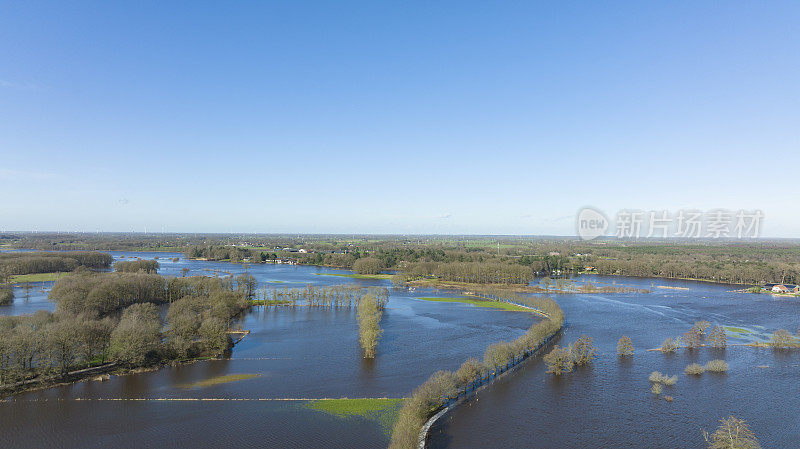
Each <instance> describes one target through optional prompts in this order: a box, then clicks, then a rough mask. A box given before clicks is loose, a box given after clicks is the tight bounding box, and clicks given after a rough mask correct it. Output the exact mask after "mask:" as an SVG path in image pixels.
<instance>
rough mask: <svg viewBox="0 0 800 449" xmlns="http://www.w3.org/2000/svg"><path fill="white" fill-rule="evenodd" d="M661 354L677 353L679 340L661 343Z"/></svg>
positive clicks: (668, 339)
mask: <svg viewBox="0 0 800 449" xmlns="http://www.w3.org/2000/svg"><path fill="white" fill-rule="evenodd" d="M660 349H661V352H665V353H666V352H675V351H677V350H678V339H677V338H667V339H666V340H664V343H661V348H660Z"/></svg>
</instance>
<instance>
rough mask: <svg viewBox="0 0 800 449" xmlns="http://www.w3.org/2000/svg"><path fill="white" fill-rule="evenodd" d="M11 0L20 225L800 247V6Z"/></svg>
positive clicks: (1, 101)
mask: <svg viewBox="0 0 800 449" xmlns="http://www.w3.org/2000/svg"><path fill="white" fill-rule="evenodd" d="M120 3H122V2H102V1H98V2H93V3H86V2H33V1H32V2H3V3H2V4H1V5H0V192H1V193H2V200H0V229H6V230H66V231H74V230H80V231H95V230H104V231H129V230H137V231H143V230H144V229H145V228H147V230H148V231H160V230H161V229H164V230H166V231H191V232H206V231H213V232H296V233H329V232H330V233H480V234H486V233H491V234H561V235H574V233H575V230H574V215H575V213H576V210H577V209H578V208H580V207H582V206H585V205H592V206H595V207H598V208H600V209H603V210H606V211H609V212H613V211H616V210H617V209H621V208H636V209H644V210H651V209H668V210H673V211H674V210H677V209H680V208H699V209H711V208H729V209H761V210H763V211H764V214H765V219H764V226H765V228H764V231H765V232H764V234H765V235H767V236H787V237H800V207H798V196H799V195H798V194H800V184H799V183H798V177H797V167H798V163H797V162H798V155H800V40H798V34H797V33H798V28H797V26H798V23H800V3H798V2H781V1H771V2H761V1H752V2H738V1H731V2H718V1H713V2H704V1H684V2H671V1H670V2H664V1H645V2H642V1H632V2H613V3H612V2H596V1H586V2H532V1H519V2H468V1H465V0H461V1H453V2H444V1H441V2H440V1H436V2H399V1H398V2H382V1H381V2H376V1H364V2H331V1H317V2H302V1H287V2H268V1H259V2H252V3H248V2H216V3H212V2H127V3H128V4H127V5H122V4H120Z"/></svg>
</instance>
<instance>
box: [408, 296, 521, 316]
mask: <svg viewBox="0 0 800 449" xmlns="http://www.w3.org/2000/svg"><path fill="white" fill-rule="evenodd" d="M417 299H421V300H423V301H433V302H460V303H464V304H472V305H473V306H476V307H488V308H492V309H499V310H507V311H510V312H530V311H531V309H529V308H527V307H522V306H519V305H517V304H512V303H509V302H502V301H489V300H486V299H481V298H475V297H470V296H459V297H453V298H434V297H420V298H417Z"/></svg>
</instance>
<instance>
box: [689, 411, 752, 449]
mask: <svg viewBox="0 0 800 449" xmlns="http://www.w3.org/2000/svg"><path fill="white" fill-rule="evenodd" d="M719 422H720V425H719V427H717V430H715V431H714V433H712V434H710V435H709V433H708V432H706V431H705V430H703V437H704V438H705V440H706V443H708V448H709V449H761V444H759V443H758V439H757V438H756V436H755V434H754V433H753V432H752V431H751V430H750V426H748V425H747V421H745V420H743V419H739V418H736V417H735V416H730V417H728V418H723V419H720V420H719Z"/></svg>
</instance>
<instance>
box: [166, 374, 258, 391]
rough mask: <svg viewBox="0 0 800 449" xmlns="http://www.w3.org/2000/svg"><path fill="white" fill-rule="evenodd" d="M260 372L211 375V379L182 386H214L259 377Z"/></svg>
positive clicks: (187, 387) (186, 387)
mask: <svg viewBox="0 0 800 449" xmlns="http://www.w3.org/2000/svg"><path fill="white" fill-rule="evenodd" d="M258 376H259V374H228V375H227V376H217V377H211V378H209V379H205V380H201V381H198V382H192V383H190V384H183V385H180V387H181V388H185V389H190V388H205V387H213V386H214V385H220V384H226V383H230V382H237V381H240V380H247V379H252V378H254V377H258Z"/></svg>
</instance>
